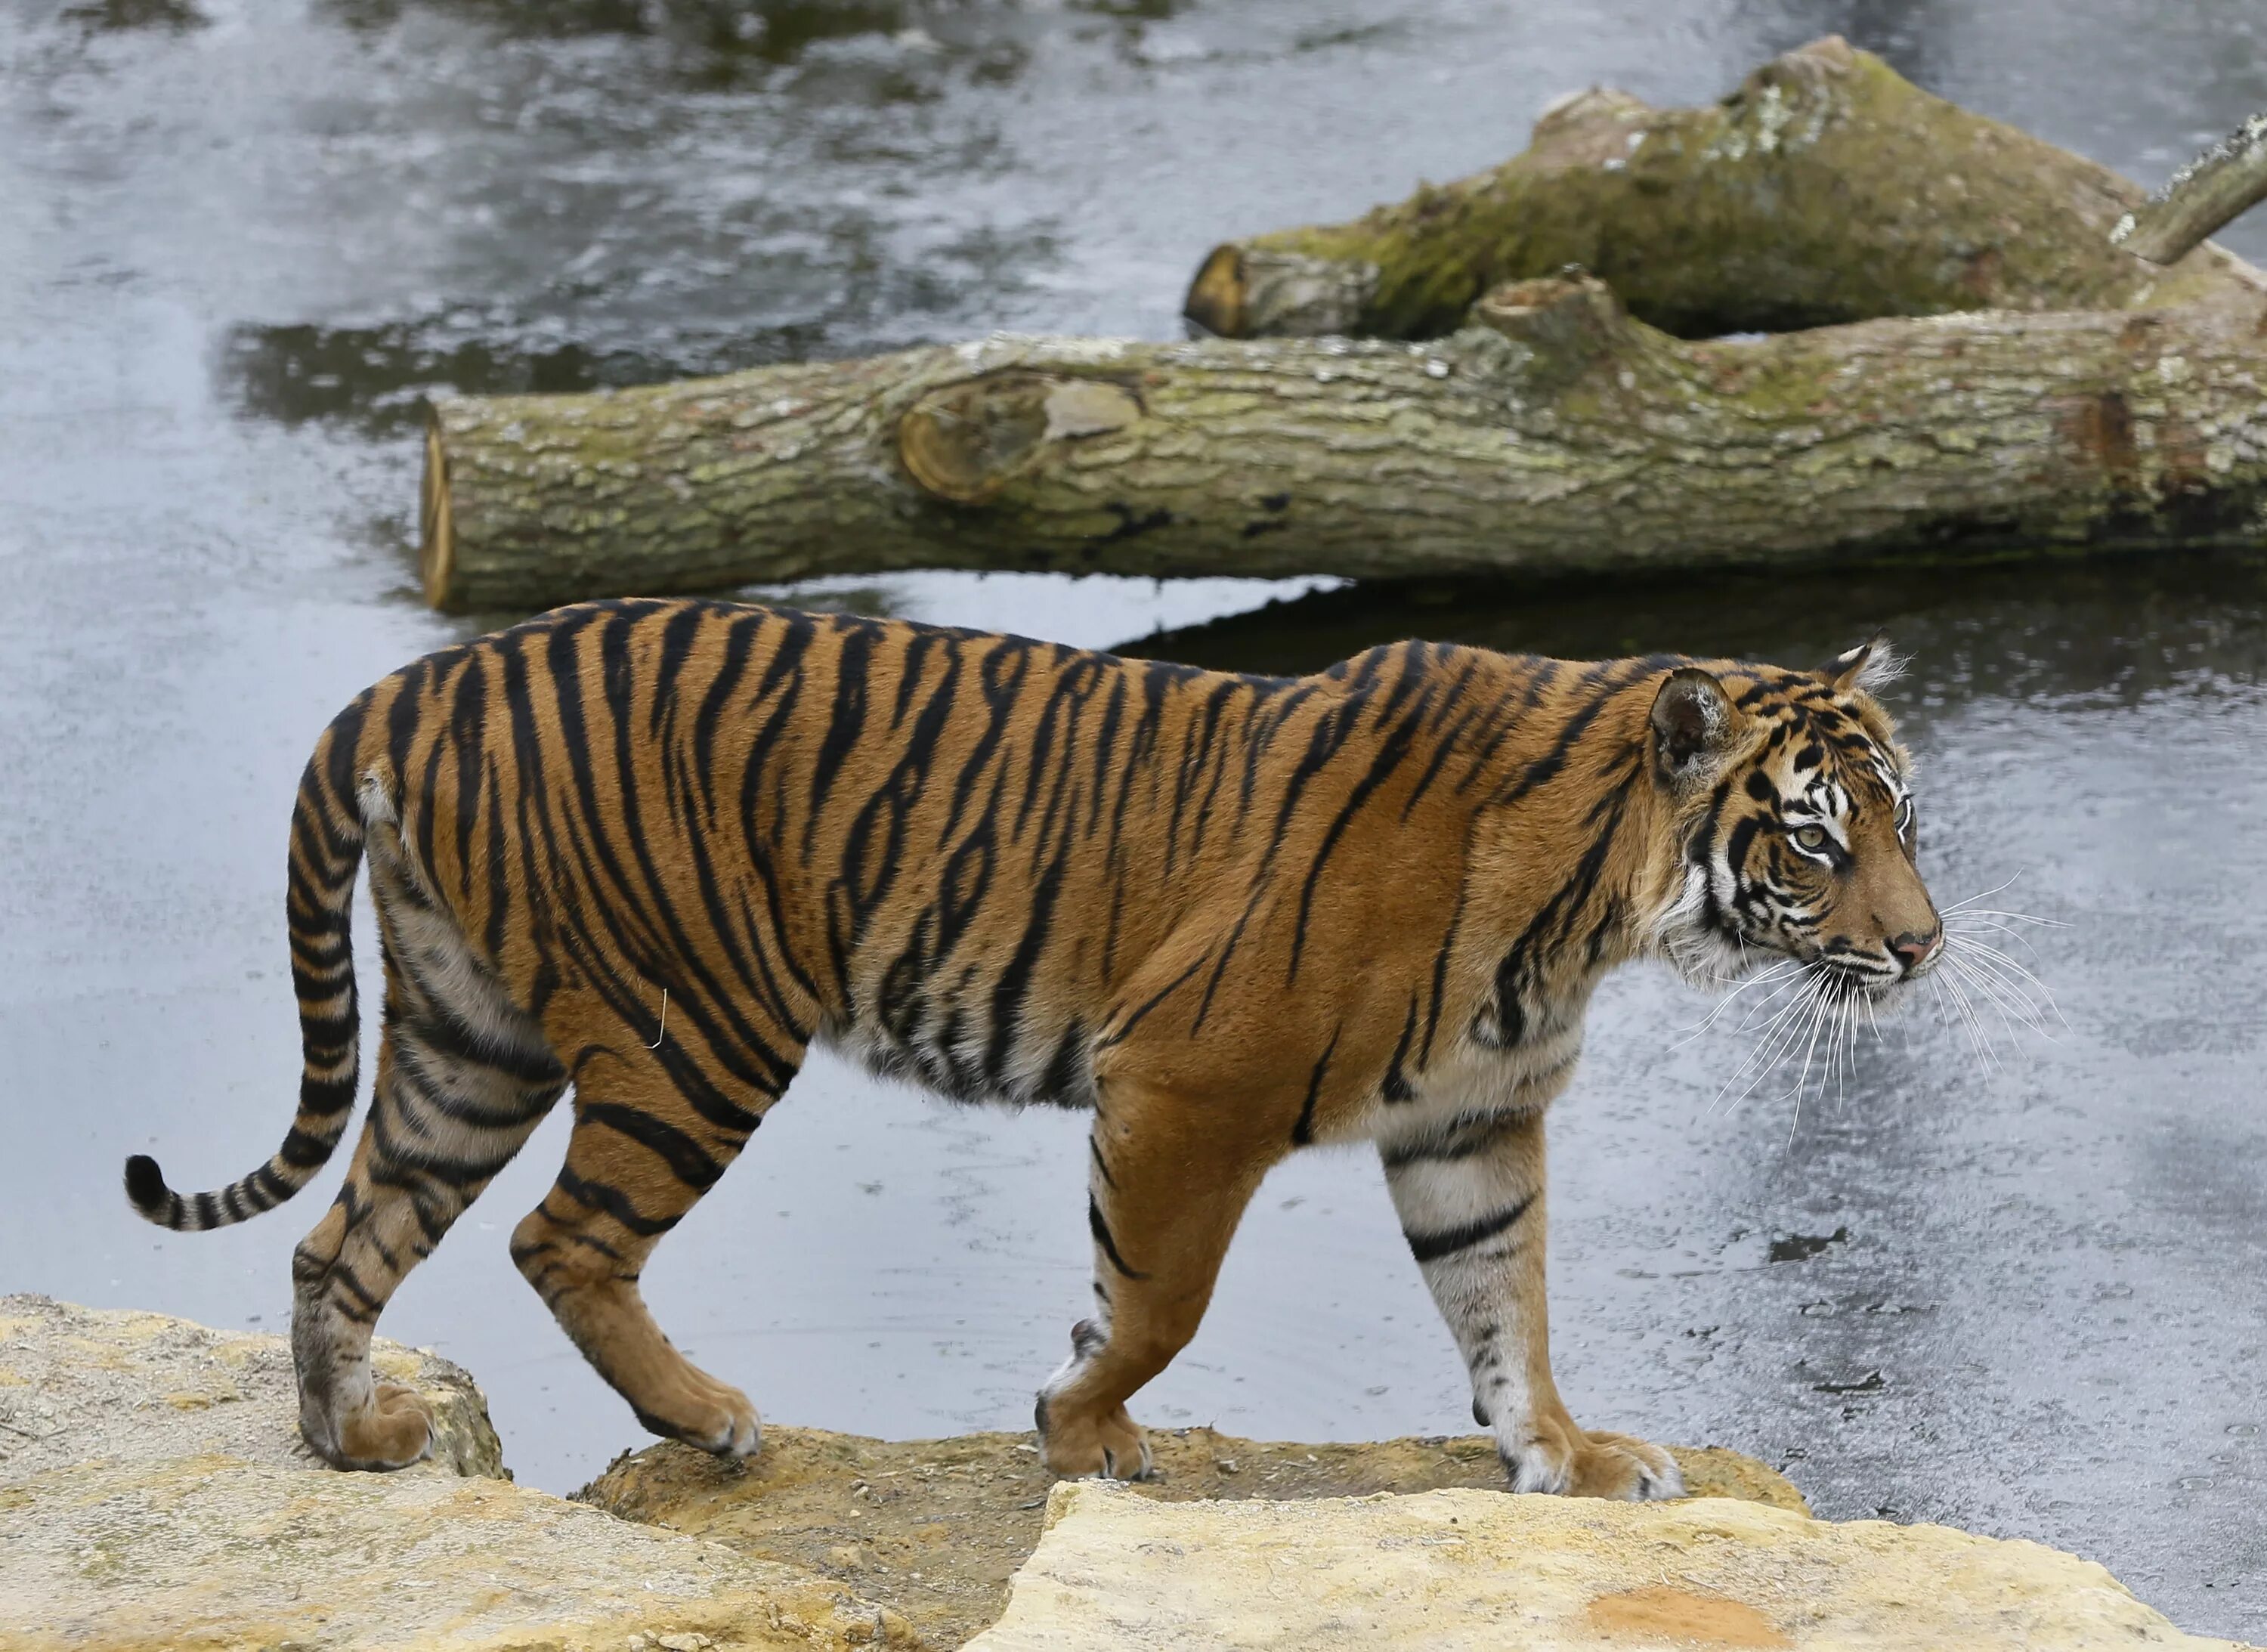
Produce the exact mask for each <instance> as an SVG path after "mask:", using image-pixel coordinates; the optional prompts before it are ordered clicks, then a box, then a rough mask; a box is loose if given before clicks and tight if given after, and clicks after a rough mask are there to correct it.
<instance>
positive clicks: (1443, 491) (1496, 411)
mask: <svg viewBox="0 0 2267 1652" xmlns="http://www.w3.org/2000/svg"><path fill="white" fill-rule="evenodd" d="M2117 256H2118V257H2119V258H2124V259H2126V261H2127V262H2129V263H2130V262H2131V260H2130V258H2127V257H2126V255H2125V254H2124V253H2118V254H2117ZM2262 374H2267V309H2263V306H2262V305H2261V304H2260V303H2259V302H2258V300H2257V298H2256V295H2255V296H2254V297H2253V300H2252V302H2250V303H2249V305H2236V304H2226V305H2184V306H2180V307H2174V308H2165V309H2151V310H2139V311H2121V310H2114V309H2112V310H2090V311H2065V312H2051V313H2019V312H1983V313H1976V314H1955V315H1944V316H1939V317H1933V318H1928V319H1904V320H1873V321H1867V322H1862V323H1858V324H1854V325H1850V326H1844V327H1827V328H1822V329H1818V330H1815V331H1808V332H1802V333H1795V334H1784V335H1779V336H1774V337H1767V338H1764V339H1760V340H1754V341H1733V340H1722V339H1719V340H1713V341H1703V342H1686V341H1680V340H1678V339H1676V338H1674V337H1671V336H1669V334H1666V333H1664V332H1662V331H1660V330H1658V329H1656V328H1654V327H1650V326H1647V324H1645V323H1644V322H1642V321H1640V320H1638V319H1634V318H1632V316H1630V315H1629V314H1627V313H1626V312H1625V311H1624V309H1623V308H1622V306H1621V305H1619V304H1618V303H1617V302H1616V299H1615V297H1614V295H1613V293H1612V292H1611V291H1610V290H1609V289H1608V288H1607V287H1606V286H1605V285H1604V284H1603V283H1600V282H1598V281H1596V280H1595V279H1589V278H1576V279H1564V280H1561V279H1551V280H1543V281H1534V282H1526V283H1514V284H1512V285H1509V286H1507V287H1504V288H1501V289H1499V290H1496V291H1494V292H1492V293H1490V294H1488V295H1487V296H1486V298H1485V299H1484V301H1483V302H1482V303H1480V304H1478V305H1476V306H1474V307H1473V309H1472V311H1471V315H1470V318H1469V324H1468V325H1466V326H1465V327H1463V328H1461V329H1459V330H1458V331H1456V333H1455V334H1453V335H1452V336H1449V337H1447V338H1444V339H1442V340H1439V341H1436V342H1434V343H1432V344H1430V345H1412V344H1409V343H1405V342H1389V341H1349V340H1345V339H1323V340H1303V339H1276V340H1266V341H1251V342H1235V341H1218V340H1213V341H1198V342H1190V343H1178V344H1124V343H1111V342H1105V341H1092V340H1072V339H1044V338H1038V339H1019V338H1011V337H1001V338H994V339H992V340H988V341H983V342H981V343H975V344H968V345H962V346H957V347H951V348H939V349H923V350H914V351H909V352H906V353H903V354H900V355H896V356H879V357H874V358H871V359H868V360H862V361H852V362H843V363H829V364H798V365H793V366H785V367H773V368H763V369H759V370H756V371H751V372H746V373H741V374H737V375H734V376H731V377H729V378H717V379H710V380H705V381H697V382H693V383H687V384H680V385H664V386H658V387H655V388H651V389H644V390H634V391H626V392H620V393H612V394H600V395H593V396H555V397H554V396H535V397H510V398H497V399H493V400H490V399H466V400H451V401H444V402H443V403H442V404H440V406H439V407H437V409H436V410H435V413H434V415H433V420H432V423H431V427H430V442H429V464H428V470H427V477H426V483H427V510H426V519H427V523H428V541H427V545H426V554H425V577H426V589H427V592H428V595H429V597H430V598H431V599H432V600H433V601H434V602H435V603H436V604H437V606H444V607H450V608H457V609H465V608H473V609H486V608H499V607H525V606H539V605H542V604H546V603H551V602H556V601H561V600H566V599H569V598H576V597H582V596H588V595H593V594H601V593H604V594H620V593H624V592H630V591H640V592H657V591H685V590H700V589H704V588H717V587H723V586H728V585H732V584H742V583H747V582H753V581H781V580H789V579H796V578H802V577H805V576H812V575H818V574H828V573H847V572H874V571H884V570H888V569H903V568H913V567H926V568H939V567H943V568H961V569H1054V570H1058V571H1065V572H1071V573H1090V572H1109V573H1119V574H1138V575H1155V576H1170V575H1195V574H1222V573H1236V574H1245V575H1279V576H1280V575H1291V574H1310V573H1328V574H1339V575H1347V576H1380V575H1405V574H1422V573H1443V572H1486V571H1504V570H1512V569H1553V570H1557V569H1617V568H1620V569H1629V568H1642V567H1646V566H1649V565H1658V564H1670V563H1674V564H1679V565H1690V564H1694V563H1702V562H1735V561H1738V562H1756V561H1769V560H1772V559H1795V558H1805V559H1815V558H1817V557H1819V556H1821V555H1823V554H1835V553H1838V552H1845V551H1850V550H1853V549H1864V548H1867V547H1880V546H1887V545H1889V544H1893V543H1902V542H1911V541H1912V540H1916V539H1919V540H1935V541H1940V542H1958V543H1961V544H1963V545H1970V546H1974V547H1979V548H1981V547H1997V546H2034V547H2035V546H2039V545H2048V546H2068V547H2080V546H2087V545H2106V544H2117V545H2124V546H2131V547H2170V546H2175V545H2183V546H2192V545H2197V544H2206V543H2228V544H2238V543H2240V544H2247V545H2260V544H2267V393H2263V390H2262V387H2261V375H2262Z"/></svg>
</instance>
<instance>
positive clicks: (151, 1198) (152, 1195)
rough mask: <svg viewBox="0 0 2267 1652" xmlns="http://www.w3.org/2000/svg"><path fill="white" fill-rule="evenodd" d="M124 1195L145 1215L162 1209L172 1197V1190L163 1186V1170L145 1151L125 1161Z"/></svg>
mask: <svg viewBox="0 0 2267 1652" xmlns="http://www.w3.org/2000/svg"><path fill="white" fill-rule="evenodd" d="M126 1196H127V1197H128V1199H130V1200H133V1201H134V1208H136V1210H138V1211H140V1212H141V1213H142V1214H143V1215H145V1216H146V1215H154V1214H156V1213H157V1212H158V1211H160V1210H163V1209H164V1208H165V1201H166V1200H169V1199H171V1198H172V1189H171V1188H169V1187H167V1186H165V1171H161V1170H159V1169H158V1161H157V1160H156V1159H153V1158H151V1157H150V1156H149V1155H148V1154H146V1153H136V1155H135V1156H133V1157H132V1158H130V1159H128V1160H127V1161H126Z"/></svg>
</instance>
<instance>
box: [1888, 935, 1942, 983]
mask: <svg viewBox="0 0 2267 1652" xmlns="http://www.w3.org/2000/svg"><path fill="white" fill-rule="evenodd" d="M1943 940H1944V927H1943V926H1942V925H1941V924H1939V925H1938V926H1937V927H1936V928H1934V929H1930V930H1929V931H1928V932H1927V933H1926V934H1925V935H1924V934H1921V933H1919V932H1918V931H1908V932H1907V933H1905V934H1904V935H1901V936H1897V938H1896V939H1895V940H1893V941H1891V942H1890V943H1889V951H1891V952H1893V953H1895V954H1896V955H1897V962H1898V963H1900V964H1902V965H1904V972H1905V973H1906V974H1908V975H1910V974H1911V973H1913V972H1914V971H1915V970H1917V969H1919V967H1920V966H1922V965H1924V964H1926V963H1927V962H1928V960H1929V959H1931V958H1934V957H1935V956H1936V949H1937V947H1938V946H1939V945H1940V944H1941V943H1942V942H1943Z"/></svg>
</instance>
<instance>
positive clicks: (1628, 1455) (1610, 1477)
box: [1573, 1432, 1684, 1503]
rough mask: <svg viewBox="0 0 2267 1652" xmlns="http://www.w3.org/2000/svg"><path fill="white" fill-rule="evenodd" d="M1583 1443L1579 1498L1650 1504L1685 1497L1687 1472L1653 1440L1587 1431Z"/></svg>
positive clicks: (1578, 1456) (1578, 1457)
mask: <svg viewBox="0 0 2267 1652" xmlns="http://www.w3.org/2000/svg"><path fill="white" fill-rule="evenodd" d="M1583 1440H1584V1443H1583V1444H1582V1445H1581V1448H1579V1449H1578V1450H1576V1451H1575V1453H1574V1487H1573V1490H1574V1495H1575V1496H1577V1497H1611V1498H1614V1499H1616V1500H1618V1501H1622V1502H1631V1503H1649V1502H1658V1501H1661V1500H1662V1498H1664V1497H1682V1496H1683V1495H1684V1471H1683V1470H1682V1469H1679V1468H1678V1467H1677V1466H1676V1458H1675V1457H1671V1456H1669V1453H1668V1451H1667V1450H1664V1449H1662V1447H1660V1446H1657V1445H1655V1444H1654V1443H1653V1442H1652V1441H1650V1440H1640V1439H1639V1438H1638V1437H1637V1436H1636V1435H1629V1434H1605V1433H1587V1432H1586V1433H1585V1434H1584V1435H1583Z"/></svg>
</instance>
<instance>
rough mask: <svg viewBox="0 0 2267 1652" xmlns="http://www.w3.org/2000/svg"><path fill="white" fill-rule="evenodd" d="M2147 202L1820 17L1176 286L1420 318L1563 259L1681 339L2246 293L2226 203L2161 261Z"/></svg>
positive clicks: (1333, 311) (1331, 321) (1230, 334)
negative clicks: (1720, 80) (1715, 81)
mask: <svg viewBox="0 0 2267 1652" xmlns="http://www.w3.org/2000/svg"><path fill="white" fill-rule="evenodd" d="M2240 136H2241V135H2240V134H2239V137H2240ZM2262 165H2263V166H2267V156H2263V157H2262ZM2144 211H2145V208H2144V198H2143V194H2142V191H2141V189H2140V187H2139V186H2138V185H2136V184H2133V183H2131V182H2130V181H2128V180H2125V179H2124V178H2121V177H2119V176H2118V175H2117V173H2112V172H2110V171H2109V170H2108V169H2107V168H2105V167H2102V166H2099V165H2095V163H2094V162H2092V161H2089V160H2087V159H2085V158H2082V157H2080V156H2077V155H2073V154H2072V153H2071V152H2070V151H2067V150H2064V149H2059V148H2058V147H2056V146H2055V145H2054V144H2051V143H2045V142H2043V140H2041V139H2039V138H2036V137H2033V136H2030V135H2029V133H2026V132H2021V131H2018V130H2016V129H2015V128H2013V127H2007V126H2002V125H2001V124H1999V122H1998V121H1988V120H1985V118H1984V117H1982V116H1981V115H1977V114H1970V112H1969V111H1968V110H1965V109H1963V108H1961V107H1960V106H1958V105H1956V104H1952V103H1948V102H1946V101H1945V100H1944V99H1941V98H1934V97H1931V96H1930V95H1929V94H1928V93H1926V92H1923V91H1921V90H1920V89H1919V87H1917V86H1915V85H1913V84H1911V82H1909V81H1907V80H1905V79H1904V78H1903V77H1900V76H1899V75H1898V74H1897V71H1896V70H1893V69H1891V68H1890V67H1889V65H1888V64H1887V63H1885V62H1882V60H1881V59H1880V58H1878V57H1875V56H1874V55H1872V54H1871V53H1869V52H1861V51H1856V50H1853V49H1852V48H1850V47H1849V46H1848V45H1847V44H1845V42H1844V41H1843V40H1841V39H1840V38H1839V37H1838V36H1836V37H1829V38H1827V39H1825V40H1816V41H1813V42H1812V43H1811V44H1810V45H1808V46H1805V47H1802V48H1799V49H1797V50H1795V51H1792V52H1788V53H1786V55H1783V56H1780V57H1778V58H1775V59H1773V60H1772V62H1768V63H1765V64H1764V65H1763V66H1762V67H1761V68H1759V69H1757V70H1755V71H1754V72H1753V73H1752V74H1750V76H1749V77H1748V78H1747V80H1746V81H1745V82H1744V83H1743V84H1742V85H1741V87H1740V89H1739V90H1738V91H1737V92H1735V93H1734V94H1733V95H1732V96H1730V97H1729V98H1727V99H1724V100H1723V101H1722V102H1721V103H1718V104H1711V105H1708V106H1705V107H1701V108H1690V109H1656V108H1654V107H1652V106H1649V105H1647V104H1645V103H1642V102H1640V101H1639V100H1638V99H1635V98H1632V97H1631V96H1629V95H1628V94H1627V93H1625V92H1611V91H1605V90H1598V89H1594V90H1592V91H1589V92H1582V93H1580V94H1577V95H1576V96H1574V97H1573V98H1570V99H1565V100H1563V101H1561V102H1560V103H1559V104H1557V105H1555V106H1552V108H1551V109H1549V110H1547V111H1546V112H1545V113H1544V115H1543V118H1542V119H1541V120H1540V121H1537V123H1536V126H1535V129H1534V133H1533V136H1532V137H1531V139H1530V143H1529V146H1528V148H1527V149H1526V150H1525V151H1523V152H1522V153H1521V154H1519V155H1516V156H1515V157H1513V158H1511V159H1510V160H1508V161H1507V162H1505V163H1504V164H1503V165H1500V166H1498V167H1496V168H1495V169H1493V171H1491V172H1486V173H1480V174H1479V175H1478V176H1477V177H1473V178H1467V179H1464V180H1460V181H1458V182H1456V183H1450V184H1443V185H1439V186H1427V187H1423V188H1420V190H1419V191H1418V192H1417V193H1416V194H1415V195H1412V196H1411V197H1410V198H1409V199H1408V200H1406V201H1405V202H1399V203H1398V204H1395V205H1391V206H1384V207H1380V208H1378V209H1376V210H1375V211H1373V212H1370V213H1368V215H1366V216H1365V217H1361V218H1358V219H1355V220H1354V222H1352V223H1350V224H1320V225H1314V226H1310V227H1308V228H1303V229H1292V230H1281V231H1275V232H1273V233H1272V234H1266V235H1259V236H1255V237H1252V238H1251V239H1246V240H1238V241H1231V242H1229V243H1228V244H1227V245H1226V246H1221V247H1218V248H1216V249H1214V252H1213V253H1211V255H1210V256H1209V257H1207V259H1206V260H1205V261H1204V262H1203V264H1202V266H1201V267H1200V268H1199V270H1198V272H1197V275H1196V278H1195V280H1194V281H1193V282H1192V284H1191V286H1190V289H1189V293H1188V297H1187V300H1186V303H1185V310H1186V313H1187V315H1188V317H1189V319H1191V320H1192V321H1193V322H1195V323H1196V324H1197V325H1199V326H1200V327H1202V328H1203V329H1205V330H1206V331H1207V332H1210V333H1212V334H1216V335H1218V336H1221V337H1224V338H1259V337H1266V336H1280V335H1304V336H1312V335H1317V334H1332V333H1346V334H1366V335H1368V336H1372V337H1379V338H1427V337H1432V336H1434V335H1436V334H1442V333H1446V332H1448V331H1449V330H1450V329H1452V328H1454V327H1456V326H1458V325H1459V324H1460V322H1461V321H1462V319H1463V317H1464V312H1465V311H1466V310H1467V309H1468V308H1470V306H1471V304H1472V302H1473V301H1474V300H1475V299H1477V298H1478V297H1479V296H1480V295H1481V294H1482V293H1483V292H1485V291H1486V290H1488V289H1489V288H1490V287H1493V286H1495V285H1497V284H1498V283H1501V282H1505V281H1512V280H1518V279H1522V278H1524V277H1531V276H1537V275H1556V274H1558V273H1559V272H1560V271H1561V270H1562V269H1563V268H1565V267H1566V266H1567V265H1570V264H1573V265H1579V266H1581V268H1583V269H1586V270H1588V272H1589V273H1590V274H1592V275H1596V276H1598V277H1600V278H1601V279H1603V280H1604V281H1605V282H1607V283H1609V284H1610V285H1611V286H1612V288H1613V289H1614V290H1615V291H1616V292H1617V293H1618V294H1620V295H1621V297H1622V299H1623V301H1624V302H1625V304H1627V305H1628V306H1629V308H1630V310H1631V312H1632V313H1634V314H1635V315H1637V316H1638V317H1639V318H1640V319H1643V320H1646V321H1648V322H1650V323H1652V324H1653V325H1654V326H1655V327H1661V328H1663V329H1665V330H1667V331H1669V332H1670V333H1674V334H1678V335H1679V336H1681V337H1685V338H1702V337H1707V336H1710V335H1712V334H1723V333H1733V332H1741V331H1748V330H1754V331H1762V332H1783V331H1788V330H1791V329H1794V328H1798V327H1820V326H1826V325H1830V324H1833V323H1838V322H1845V321H1858V320H1866V319H1872V318H1875V317H1880V316H1919V315H1937V314H1943V313H1947V312H1956V311H1969V310H1988V309H2014V310H2042V309H2045V310H2107V309H2125V308H2131V307H2137V306H2141V305H2151V306H2161V305H2177V304H2188V303H2195V302H2205V301H2211V300H2214V299H2219V298H2233V299H2234V301H2235V302H2238V303H2239V304H2246V305H2248V304H2249V303H2250V302H2251V301H2252V300H2253V298H2254V297H2256V279H2257V278H2256V272H2253V271H2252V270H2251V269H2250V268H2249V266H2248V265H2246V264H2244V263H2243V262H2242V261H2241V260H2238V259H2235V258H2234V257H2232V256H2231V255H2229V254H2228V253H2225V252H2222V251H2221V250H2220V249H2219V248H2218V247H2214V246H2198V245H2197V243H2198V242H2200V241H2201V240H2202V239H2203V238H2204V237H2205V236H2206V235H2209V234H2210V233H2211V232H2212V230H2214V229H2216V228H2218V227H2219V224H2222V223H2225V222H2226V221H2227V217H2232V216H2233V213H2232V212H2229V213H2223V214H2222V215H2221V216H2219V217H2214V218H2212V219H2211V221H2210V222H2209V223H2207V224H2205V227H2203V228H2200V229H2197V231H2196V232H2195V235H2194V237H2193V238H2192V239H2189V240H2188V242H2187V244H2186V245H2185V246H2177V247H2171V246H2169V244H2168V250H2166V251H2164V252H2163V253H2162V256H2161V261H2162V262H2166V263H2170V264H2172V266H2173V267H2172V268H2169V269H2167V268H2159V267H2158V266H2157V265H2156V264H2152V263H2145V262H2142V261H2139V259H2137V258H2136V257H2135V256H2133V253H2136V252H2139V251H2141V248H2140V246H2137V245H2136V244H2135V243H2134V242H2132V241H2130V240H2129V241H2128V242H2127V243H2125V245H2124V246H2114V245H2112V243H2111V240H2110V233H2111V231H2112V230H2113V228H2114V227H2115V226H2116V225H2117V224H2119V223H2120V222H2121V220H2123V219H2124V217H2126V216H2127V215H2129V214H2132V215H2136V216H2137V217H2139V216H2142V215H2143V214H2144ZM2145 255H2146V256H2150V257H2158V256H2160V255H2159V254H2158V253H2147V254H2145Z"/></svg>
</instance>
